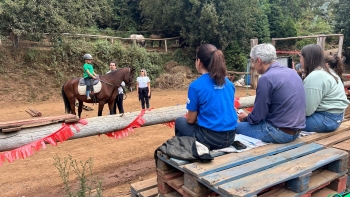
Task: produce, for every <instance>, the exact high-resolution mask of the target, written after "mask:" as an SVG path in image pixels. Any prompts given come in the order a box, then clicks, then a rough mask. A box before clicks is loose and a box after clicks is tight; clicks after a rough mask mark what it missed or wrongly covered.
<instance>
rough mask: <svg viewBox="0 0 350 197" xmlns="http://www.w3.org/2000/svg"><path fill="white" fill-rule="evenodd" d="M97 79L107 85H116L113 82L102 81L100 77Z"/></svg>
mask: <svg viewBox="0 0 350 197" xmlns="http://www.w3.org/2000/svg"><path fill="white" fill-rule="evenodd" d="M99 81H101V82H102V83H105V84H107V85H110V86H116V85H114V84H111V83H108V82H107V81H103V80H101V79H99Z"/></svg>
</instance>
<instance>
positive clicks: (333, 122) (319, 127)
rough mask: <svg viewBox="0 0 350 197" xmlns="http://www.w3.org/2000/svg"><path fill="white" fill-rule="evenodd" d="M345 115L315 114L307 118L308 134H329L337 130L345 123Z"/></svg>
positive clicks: (306, 128)
mask: <svg viewBox="0 0 350 197" xmlns="http://www.w3.org/2000/svg"><path fill="white" fill-rule="evenodd" d="M343 116H344V113H339V114H338V113H337V114H336V113H329V112H315V113H314V114H312V115H311V116H306V127H305V128H304V129H303V130H304V131H308V132H318V133H327V132H332V131H334V130H336V129H337V128H338V127H339V126H340V124H341V123H342V121H343Z"/></svg>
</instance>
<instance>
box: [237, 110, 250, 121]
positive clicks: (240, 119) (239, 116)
mask: <svg viewBox="0 0 350 197" xmlns="http://www.w3.org/2000/svg"><path fill="white" fill-rule="evenodd" d="M247 116H248V114H247V113H245V112H241V113H239V114H238V119H239V121H241V122H243V121H244V118H245V117H247Z"/></svg>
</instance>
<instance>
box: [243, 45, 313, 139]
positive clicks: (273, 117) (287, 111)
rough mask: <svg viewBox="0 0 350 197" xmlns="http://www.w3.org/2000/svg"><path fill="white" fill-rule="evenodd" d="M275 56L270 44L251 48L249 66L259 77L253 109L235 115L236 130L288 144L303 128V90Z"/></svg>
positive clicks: (299, 79)
mask: <svg viewBox="0 0 350 197" xmlns="http://www.w3.org/2000/svg"><path fill="white" fill-rule="evenodd" d="M276 59H277V56H276V49H275V47H274V46H273V45H272V44H260V45H257V46H255V47H253V48H252V49H251V52H250V61H251V66H254V68H255V69H256V71H257V72H258V73H259V74H260V75H262V76H261V77H260V79H259V82H258V86H257V89H256V98H255V102H254V108H253V111H252V112H251V113H250V114H246V113H245V112H242V113H240V114H239V115H238V118H239V120H240V121H241V122H240V123H238V126H237V127H236V133H237V134H243V135H246V136H250V137H253V138H257V139H260V140H262V141H264V142H269V143H288V142H291V141H293V140H295V139H296V138H297V137H298V136H299V133H300V130H301V129H303V128H305V108H306V104H305V91H304V87H303V82H302V80H301V78H300V77H299V75H298V74H297V72H295V71H294V70H293V69H290V68H287V67H285V66H283V65H281V64H280V63H278V62H277V61H276Z"/></svg>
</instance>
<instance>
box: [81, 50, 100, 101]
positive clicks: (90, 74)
mask: <svg viewBox="0 0 350 197" xmlns="http://www.w3.org/2000/svg"><path fill="white" fill-rule="evenodd" d="M83 59H84V61H85V64H84V66H83V69H84V81H85V84H86V98H87V100H90V99H91V98H90V90H91V86H92V85H93V84H91V79H96V78H97V75H96V73H95V72H94V67H93V66H92V64H91V62H92V56H91V55H90V54H85V55H84V56H83Z"/></svg>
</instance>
